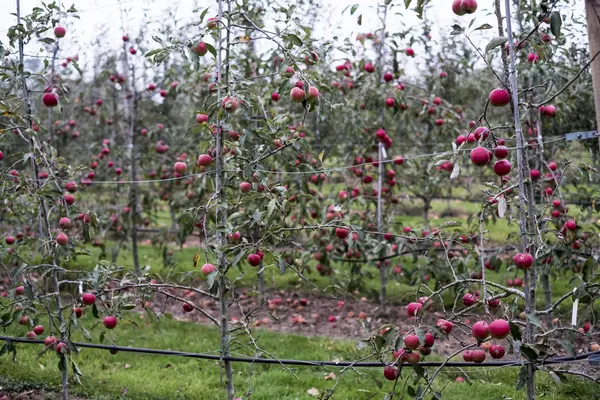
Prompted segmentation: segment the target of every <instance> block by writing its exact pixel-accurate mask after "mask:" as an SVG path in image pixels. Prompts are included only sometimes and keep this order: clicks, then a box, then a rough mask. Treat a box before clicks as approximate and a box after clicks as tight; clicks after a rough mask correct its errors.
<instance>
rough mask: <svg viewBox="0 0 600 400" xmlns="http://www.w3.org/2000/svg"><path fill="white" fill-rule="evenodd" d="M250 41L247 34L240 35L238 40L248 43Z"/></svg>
mask: <svg viewBox="0 0 600 400" xmlns="http://www.w3.org/2000/svg"><path fill="white" fill-rule="evenodd" d="M249 41H250V37H249V36H240V42H241V43H248V42H249Z"/></svg>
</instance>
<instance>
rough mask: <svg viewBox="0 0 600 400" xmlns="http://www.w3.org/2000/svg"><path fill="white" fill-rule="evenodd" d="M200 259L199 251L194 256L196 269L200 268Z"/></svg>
mask: <svg viewBox="0 0 600 400" xmlns="http://www.w3.org/2000/svg"><path fill="white" fill-rule="evenodd" d="M199 259H200V251H199V250H198V251H197V252H196V254H194V268H196V267H197V266H198V260H199Z"/></svg>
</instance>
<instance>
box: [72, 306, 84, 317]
mask: <svg viewBox="0 0 600 400" xmlns="http://www.w3.org/2000/svg"><path fill="white" fill-rule="evenodd" d="M73 314H75V316H76V317H77V318H81V316H82V315H83V310H82V309H81V308H79V307H73Z"/></svg>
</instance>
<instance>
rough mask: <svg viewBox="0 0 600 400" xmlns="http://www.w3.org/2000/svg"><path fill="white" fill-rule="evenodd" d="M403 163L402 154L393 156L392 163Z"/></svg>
mask: <svg viewBox="0 0 600 400" xmlns="http://www.w3.org/2000/svg"><path fill="white" fill-rule="evenodd" d="M403 163H404V157H402V156H396V157H394V164H395V165H402V164H403Z"/></svg>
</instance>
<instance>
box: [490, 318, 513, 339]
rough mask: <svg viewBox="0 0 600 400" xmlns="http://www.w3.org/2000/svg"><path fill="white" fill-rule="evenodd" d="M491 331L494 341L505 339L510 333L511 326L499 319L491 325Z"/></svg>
mask: <svg viewBox="0 0 600 400" xmlns="http://www.w3.org/2000/svg"><path fill="white" fill-rule="evenodd" d="M489 331H490V335H491V336H492V337H493V338H494V339H504V338H505V337H507V336H508V334H509V333H510V325H509V324H508V322H507V321H505V320H503V319H497V320H495V321H492V322H491V323H490V325H489Z"/></svg>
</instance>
